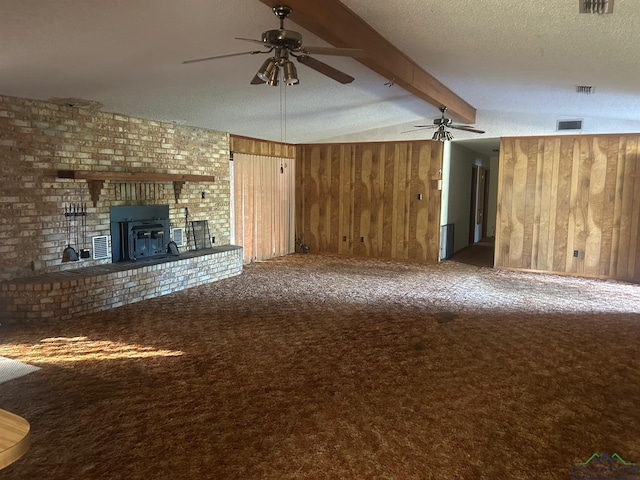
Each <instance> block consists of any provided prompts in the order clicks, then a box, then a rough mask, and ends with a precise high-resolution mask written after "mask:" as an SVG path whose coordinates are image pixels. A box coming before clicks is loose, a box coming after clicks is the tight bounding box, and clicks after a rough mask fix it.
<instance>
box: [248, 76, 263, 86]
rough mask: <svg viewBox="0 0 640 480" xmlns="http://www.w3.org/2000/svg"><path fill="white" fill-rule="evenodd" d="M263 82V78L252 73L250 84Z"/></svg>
mask: <svg viewBox="0 0 640 480" xmlns="http://www.w3.org/2000/svg"><path fill="white" fill-rule="evenodd" d="M263 83H265V81H264V80H262V79H261V78H260V77H259V76H258V74H256V75H254V76H253V78H252V79H251V85H261V84H263Z"/></svg>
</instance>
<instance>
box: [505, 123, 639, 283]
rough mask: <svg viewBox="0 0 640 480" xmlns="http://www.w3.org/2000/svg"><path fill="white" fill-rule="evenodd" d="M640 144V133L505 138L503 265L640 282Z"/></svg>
mask: <svg viewBox="0 0 640 480" xmlns="http://www.w3.org/2000/svg"><path fill="white" fill-rule="evenodd" d="M639 148H640V143H639V138H638V136H637V135H600V136H598V135H593V136H587V135H582V136H578V137H570V136H561V137H541V138H505V139H502V141H501V149H500V152H501V154H500V155H501V156H500V172H499V179H500V180H499V182H500V183H499V186H498V223H497V225H498V229H497V232H496V261H495V265H496V266H497V267H506V268H519V269H532V270H542V271H556V272H566V273H574V274H580V275H588V276H603V277H612V278H619V279H624V280H635V281H640V240H639V237H640V185H639V184H640V176H637V173H639V172H640V165H639V163H640V155H638V149H639ZM574 250H576V251H578V257H575V256H574Z"/></svg>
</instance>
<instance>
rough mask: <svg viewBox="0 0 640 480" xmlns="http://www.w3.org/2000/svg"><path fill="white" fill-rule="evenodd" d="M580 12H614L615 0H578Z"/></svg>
mask: <svg viewBox="0 0 640 480" xmlns="http://www.w3.org/2000/svg"><path fill="white" fill-rule="evenodd" d="M578 3H579V4H580V13H597V14H600V15H602V14H603V13H613V0H578Z"/></svg>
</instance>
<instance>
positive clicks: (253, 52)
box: [182, 50, 269, 64]
mask: <svg viewBox="0 0 640 480" xmlns="http://www.w3.org/2000/svg"><path fill="white" fill-rule="evenodd" d="M256 53H269V50H265V51H262V50H254V51H252V52H240V53H227V54H226V55H216V56H215V57H204V58H195V59H193V60H185V61H184V62H182V63H183V64H186V63H197V62H207V61H209V60H217V59H218V58H227V57H238V56H240V55H255V54H256Z"/></svg>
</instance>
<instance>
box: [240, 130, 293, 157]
mask: <svg viewBox="0 0 640 480" xmlns="http://www.w3.org/2000/svg"><path fill="white" fill-rule="evenodd" d="M229 148H230V150H231V151H232V152H236V153H246V154H248V155H265V156H267V157H281V158H295V156H296V147H295V145H290V144H287V143H278V142H271V141H269V140H260V139H257V138H249V137H241V136H238V135H229Z"/></svg>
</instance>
